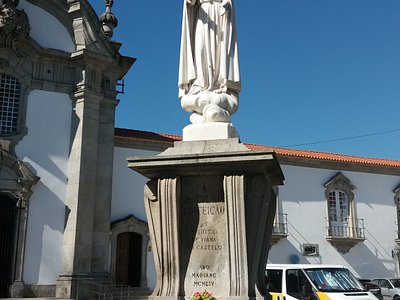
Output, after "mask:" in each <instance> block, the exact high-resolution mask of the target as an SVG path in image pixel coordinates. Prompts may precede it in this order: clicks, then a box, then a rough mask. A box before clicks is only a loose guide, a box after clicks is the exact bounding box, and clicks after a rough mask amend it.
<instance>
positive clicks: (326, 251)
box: [269, 166, 400, 278]
mask: <svg viewBox="0 0 400 300" xmlns="http://www.w3.org/2000/svg"><path fill="white" fill-rule="evenodd" d="M282 169H283V172H284V174H285V177H286V179H285V185H284V186H282V187H280V188H279V199H280V201H281V202H282V207H283V213H287V218H288V229H289V237H288V238H287V240H281V241H279V242H278V244H276V245H274V246H273V247H272V248H271V251H270V254H269V262H270V263H290V262H291V261H290V257H291V256H292V255H297V256H298V257H299V258H300V263H307V262H309V263H325V264H343V265H346V266H348V267H349V268H350V269H351V270H352V271H353V272H354V273H355V274H356V275H357V276H360V277H366V278H371V277H375V276H377V277H380V276H398V262H397V261H396V260H395V259H393V258H392V250H393V249H394V248H395V242H394V240H395V239H396V236H397V235H396V234H397V233H396V222H397V220H396V209H395V205H394V194H393V190H394V188H395V187H396V186H398V184H399V183H400V178H399V177H396V176H388V175H377V174H369V173H361V172H342V173H343V174H344V175H345V176H346V177H347V178H348V179H349V180H350V181H351V182H352V184H353V185H355V186H356V190H354V191H353V192H354V199H355V204H356V214H357V218H362V219H364V221H365V237H366V240H365V241H364V242H363V243H359V244H357V245H356V246H355V247H353V248H352V249H351V250H350V251H349V252H348V253H346V254H344V255H343V254H341V253H339V252H338V251H337V249H336V248H335V247H333V246H332V245H331V244H330V243H329V242H327V241H326V240H325V236H326V226H327V221H326V217H327V205H326V200H325V187H324V184H325V183H326V182H327V181H329V179H331V178H332V177H333V176H334V175H336V174H337V172H338V171H340V170H337V171H335V170H325V169H315V168H304V167H295V166H282ZM303 243H310V244H318V245H319V253H320V255H319V256H316V257H304V256H303V255H302V253H301V245H302V244H303Z"/></svg>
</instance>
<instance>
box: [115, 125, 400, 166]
mask: <svg viewBox="0 0 400 300" xmlns="http://www.w3.org/2000/svg"><path fill="white" fill-rule="evenodd" d="M115 136H116V137H120V138H128V139H134V140H143V141H158V142H170V143H173V142H174V141H181V140H182V137H181V136H178V135H172V134H163V133H154V132H148V131H140V130H133V129H121V128H116V129H115ZM244 144H245V145H246V147H247V148H249V149H250V150H271V149H272V150H273V151H275V153H276V154H277V155H278V156H287V157H299V158H308V159H316V160H328V161H335V162H344V163H355V164H365V165H372V166H384V167H394V168H400V160H390V159H382V158H367V157H360V156H352V155H344V154H335V153H328V152H318V151H310V150H297V149H287V148H280V147H271V146H263V145H257V144H248V143H244Z"/></svg>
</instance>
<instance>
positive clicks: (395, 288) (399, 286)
mask: <svg viewBox="0 0 400 300" xmlns="http://www.w3.org/2000/svg"><path fill="white" fill-rule="evenodd" d="M372 282H375V283H376V284H378V285H379V287H380V288H381V291H382V295H383V299H385V300H392V299H394V300H400V278H376V279H373V280H372Z"/></svg>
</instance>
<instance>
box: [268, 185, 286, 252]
mask: <svg viewBox="0 0 400 300" xmlns="http://www.w3.org/2000/svg"><path fill="white" fill-rule="evenodd" d="M274 192H275V194H276V212H275V218H274V225H273V227H272V237H271V246H273V245H275V244H276V243H277V242H279V241H280V240H281V239H284V238H286V237H287V236H288V223H287V214H284V213H283V212H282V211H283V209H282V203H281V202H280V200H279V190H278V187H274Z"/></svg>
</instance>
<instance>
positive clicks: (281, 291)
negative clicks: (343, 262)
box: [265, 264, 377, 300]
mask: <svg viewBox="0 0 400 300" xmlns="http://www.w3.org/2000/svg"><path fill="white" fill-rule="evenodd" d="M265 280H266V284H267V289H268V292H269V293H270V294H271V296H272V299H273V300H297V299H301V300H344V299H346V300H367V299H368V300H377V298H376V297H375V296H374V295H373V294H372V293H371V292H369V291H368V290H366V289H365V288H364V287H363V285H362V284H361V283H360V282H359V281H358V280H357V279H356V277H355V276H354V275H353V274H351V272H350V271H349V270H348V269H347V268H346V267H344V266H340V265H318V264H287V265H277V264H267V268H266V271H265Z"/></svg>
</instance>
